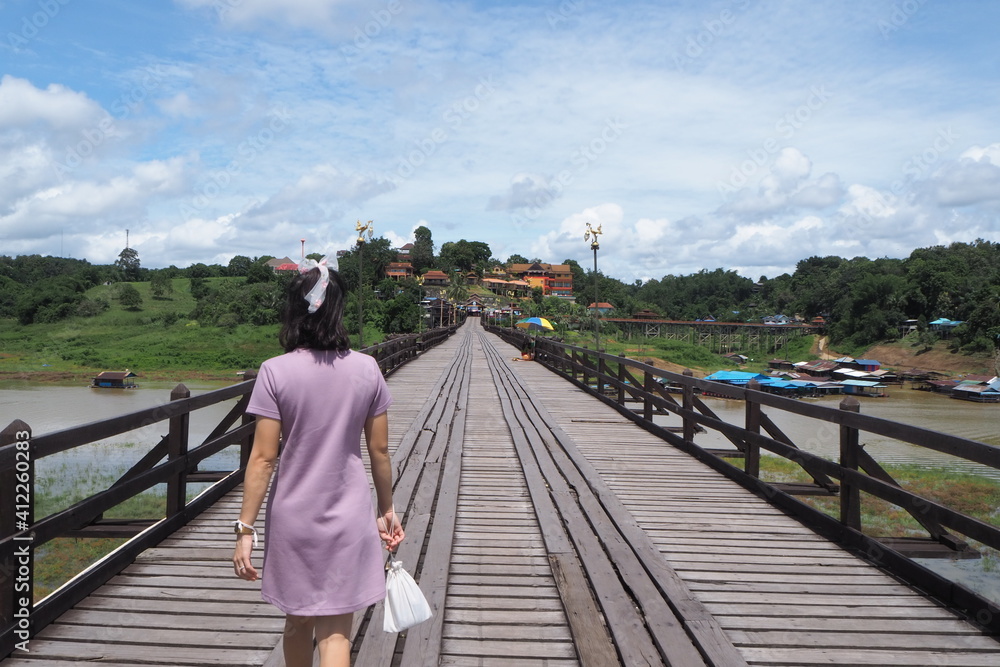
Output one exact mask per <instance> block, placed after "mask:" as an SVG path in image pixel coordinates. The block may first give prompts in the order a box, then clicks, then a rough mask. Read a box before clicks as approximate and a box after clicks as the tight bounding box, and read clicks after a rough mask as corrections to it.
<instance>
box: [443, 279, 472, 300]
mask: <svg viewBox="0 0 1000 667" xmlns="http://www.w3.org/2000/svg"><path fill="white" fill-rule="evenodd" d="M445 295H446V296H447V297H448V301H451V302H452V304H453V305H456V306H457V305H458V304H459V303H462V302H464V301H465V300H466V299H468V298H469V288H468V287H466V286H465V284H464V283H461V282H459V281H458V280H455V281H454V282H452V283H451V285H449V286H448V289H447V290H446V291H445Z"/></svg>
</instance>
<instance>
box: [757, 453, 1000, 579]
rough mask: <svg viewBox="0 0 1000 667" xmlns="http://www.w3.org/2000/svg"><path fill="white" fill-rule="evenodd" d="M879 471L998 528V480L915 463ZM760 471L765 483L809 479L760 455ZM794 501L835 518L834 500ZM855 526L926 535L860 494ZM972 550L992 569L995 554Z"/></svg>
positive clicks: (893, 508) (895, 509)
mask: <svg viewBox="0 0 1000 667" xmlns="http://www.w3.org/2000/svg"><path fill="white" fill-rule="evenodd" d="M884 467H885V470H886V471H887V472H888V473H889V475H891V476H892V478H893V479H895V480H896V482H897V483H898V484H899V485H900V486H902V487H903V488H904V489H906V490H908V491H910V492H911V493H915V494H917V495H919V496H922V497H924V498H927V499H929V500H933V501H935V502H938V503H940V504H942V505H944V506H946V507H949V508H951V509H953V510H955V511H957V512H961V513H963V514H967V515H969V516H971V517H974V518H976V519H979V520H980V521H983V522H984V523H988V524H990V525H993V526H997V527H1000V481H997V480H993V479H990V478H988V477H982V476H980V475H974V474H969V473H961V472H954V471H948V470H942V469H937V468H924V467H921V466H916V465H886V466H884ZM760 470H761V474H760V476H761V479H763V480H764V481H767V482H811V481H812V478H811V477H810V476H809V474H808V473H806V472H805V471H804V470H803V469H802V468H801V467H800V466H799V465H798V464H796V463H793V462H791V461H789V460H787V459H784V458H781V457H777V456H762V457H761V463H760ZM800 500H802V501H803V502H805V503H807V504H809V505H810V506H812V507H814V508H816V509H818V510H820V511H822V512H824V513H826V514H829V515H830V516H833V517H837V518H839V516H840V498H839V497H837V496H801V497H800ZM861 525H862V528H863V531H864V533H865V534H867V535H871V536H874V537H926V536H927V531H925V530H924V528H923V527H922V526H921V525H920V524H919V523H918V522H917V521H916V520H915V519H914V518H913V517H912V516H911V515H910V513H909V512H907V511H906V510H904V509H903V508H901V507H899V506H897V505H893V504H892V503H889V502H886V501H885V500H882V499H881V498H876V497H874V496H871V495H869V494H865V493H862V494H861ZM973 546H974V547H976V548H977V549H979V550H980V551H981V552H982V553H983V554H984V555H988V556H990V557H991V558H993V559H994V560H993V561H991V563H990V564H989V565H990V566H992V567H995V566H996V560H995V559H996V558H997V557H998V556H1000V552H997V551H995V550H993V549H991V548H989V547H984V546H982V545H979V544H973ZM984 567H986V564H984Z"/></svg>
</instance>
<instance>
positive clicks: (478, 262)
mask: <svg viewBox="0 0 1000 667" xmlns="http://www.w3.org/2000/svg"><path fill="white" fill-rule="evenodd" d="M492 255H493V253H492V252H491V251H490V246H489V245H488V244H486V243H483V242H482V241H466V240H465V239H462V240H461V241H455V242H454V243H452V242H448V243H445V244H444V245H442V246H441V254H440V255H439V256H438V260H439V261H438V265H439V268H440V269H441V270H442V271H444V272H445V273H447V274H449V275H450V274H451V273H452V270H453V269H458V270H459V271H461V272H462V273H468V272H469V271H472V270H473V269H475V268H480V269H481V268H485V267H486V265H487V264H488V263H489V261H490V257H491V256H492Z"/></svg>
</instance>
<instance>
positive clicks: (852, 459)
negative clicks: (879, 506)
mask: <svg viewBox="0 0 1000 667" xmlns="http://www.w3.org/2000/svg"><path fill="white" fill-rule="evenodd" d="M487 329H488V330H490V331H492V332H493V333H496V334H498V335H500V336H501V337H502V338H504V339H505V340H507V341H508V342H509V343H511V344H513V345H515V346H517V347H519V348H523V347H524V346H525V345H527V344H529V343H530V344H533V345H534V349H535V360H536V361H537V362H539V363H541V364H543V365H544V366H546V367H547V368H549V369H550V370H552V371H554V372H556V373H558V374H559V375H561V376H563V377H565V378H566V379H567V380H569V381H570V382H572V383H573V384H575V385H576V386H578V387H580V388H581V389H583V390H585V391H587V392H588V393H591V394H593V395H595V396H597V397H598V398H600V399H601V400H602V401H604V402H606V403H608V404H609V405H612V406H613V407H615V408H616V409H617V410H618V411H619V412H620V413H621V414H623V415H625V416H626V417H628V418H630V419H632V420H633V421H635V422H636V423H638V424H640V425H641V426H643V427H644V428H646V429H647V430H649V431H650V432H652V433H655V434H656V435H658V436H660V437H661V438H663V439H664V440H666V441H668V442H670V443H671V444H672V445H674V446H676V447H678V448H680V449H683V450H684V451H686V452H688V453H690V454H691V455H692V456H694V457H696V458H698V459H699V460H702V461H703V462H705V463H707V464H708V465H710V466H712V467H713V468H715V469H716V470H718V471H719V472H721V473H723V474H725V475H726V476H728V477H730V478H731V479H734V480H735V481H737V482H739V483H740V484H742V485H743V486H744V487H746V488H748V489H750V490H752V491H754V492H755V493H757V494H758V495H761V496H763V497H766V498H767V499H769V500H770V501H771V502H772V503H774V504H775V505H777V506H779V507H781V508H782V509H784V510H785V511H787V512H789V513H790V514H792V515H794V516H796V517H797V518H799V519H800V520H802V521H803V522H804V523H806V524H807V525H809V526H810V527H812V528H813V529H814V530H816V531H817V532H818V533H820V534H822V535H824V536H826V537H828V538H829V539H832V540H834V541H836V542H838V543H840V544H842V545H844V546H846V547H848V548H851V549H852V550H854V551H856V552H857V553H858V554H859V555H861V556H863V557H865V558H867V559H868V560H870V561H872V562H874V563H876V564H878V565H880V566H882V567H885V568H886V569H888V570H890V571H892V572H894V573H895V574H896V575H898V576H900V577H902V578H904V579H905V580H907V581H908V582H910V583H912V584H914V585H916V586H918V587H920V588H921V589H923V590H925V591H927V592H928V593H930V594H931V595H933V596H935V597H937V598H939V599H941V600H944V601H945V602H947V603H948V604H950V605H951V606H953V607H954V608H955V609H956V610H959V611H961V612H962V613H964V614H965V615H966V616H967V617H968V618H970V619H971V620H973V621H975V622H977V623H979V624H980V625H982V626H984V627H986V628H988V629H990V630H991V631H994V632H996V631H1000V609H998V607H997V605H996V604H995V603H993V602H991V601H990V600H987V599H986V598H984V597H982V596H980V595H979V594H977V593H975V592H973V591H971V590H969V589H967V588H965V587H963V586H961V585H958V584H955V583H953V582H951V581H949V580H947V579H944V578H943V577H941V576H939V575H937V574H935V573H934V572H932V571H931V570H929V569H927V568H925V567H923V566H921V565H919V564H918V563H916V562H915V561H913V560H912V557H934V556H942V555H961V554H963V552H964V553H965V554H966V555H971V556H973V557H974V556H975V552H974V551H972V550H970V548H969V546H968V544H967V543H966V542H965V541H964V539H963V538H960V537H958V535H961V536H964V538H966V539H971V540H976V541H977V542H979V543H981V544H983V545H986V546H989V547H992V548H993V549H1000V528H998V527H997V526H993V525H990V524H988V523H985V522H983V521H980V520H979V519H976V518H974V517H971V516H968V515H966V514H964V513H962V512H958V511H956V510H954V509H951V508H949V507H946V506H945V505H943V504H941V503H939V502H937V501H935V500H933V499H930V498H926V497H924V496H921V495H918V494H916V493H914V492H912V491H910V490H908V489H906V488H905V486H904V485H903V484H901V483H900V482H898V481H897V480H895V479H893V478H892V477H891V475H889V473H888V472H886V471H885V470H884V469H883V468H882V467H881V466H880V465H879V464H878V462H877V461H875V459H874V458H872V456H871V455H870V454H868V453H867V452H866V451H865V449H864V447H863V445H861V444H860V440H861V438H860V434H861V433H870V434H877V435H881V436H884V437H887V438H892V439H894V440H898V441H901V442H905V443H909V444H911V445H915V446H917V447H921V448H924V449H930V450H934V451H937V452H941V453H944V454H948V455H951V456H955V457H957V458H960V459H964V460H965V461H971V462H975V463H978V464H981V465H984V466H988V467H990V468H993V469H994V470H1000V448H998V447H994V446H992V445H988V444H986V443H982V442H977V441H974V440H967V439H965V438H960V437H957V436H953V435H948V434H945V433H939V432H937V431H932V430H929V429H924V428H920V427H916V426H910V425H907V424H902V423H898V422H894V421H890V420H887V419H881V418H878V417H872V416H868V415H863V414H861V413H860V404H859V403H858V401H857V399H855V398H854V397H846V398H845V399H844V400H843V401H841V403H840V405H839V408H830V407H825V406H820V405H815V404H812V403H806V402H803V401H799V400H795V399H791V398H785V397H781V396H776V395H774V394H769V393H766V392H763V391H760V390H758V389H757V388H756V387H755V386H753V385H750V386H748V387H746V388H742V387H737V386H732V385H727V384H722V383H718V382H711V381H707V380H701V379H697V378H695V377H693V376H692V375H691V374H690V372H686V373H684V374H678V373H671V372H669V371H664V370H661V369H658V368H656V367H654V366H651V365H648V364H644V363H642V362H639V361H635V360H632V359H627V358H626V357H625V356H624V355H621V356H615V355H610V354H607V353H603V352H595V351H594V350H590V349H587V348H585V347H575V346H571V345H567V344H564V343H559V342H555V341H552V340H550V339H548V338H545V337H542V336H538V337H529V336H528V335H527V334H525V333H524V332H522V331H519V330H512V329H508V328H496V327H487ZM702 392H707V393H711V394H713V395H716V396H722V397H724V398H728V399H733V400H739V401H743V402H744V403H745V406H746V407H745V423H744V425H742V426H739V425H735V424H731V423H728V422H726V421H723V420H721V419H720V418H719V417H718V416H717V415H716V414H715V413H714V412H713V411H712V409H711V408H710V407H709V406H708V405H707V404H706V403H705V402H704V401H703V400H701V398H700V397H699V394H700V393H702ZM765 408H766V409H767V411H773V410H780V411H784V412H787V413H791V414H796V415H800V416H803V417H807V418H809V419H813V420H816V422H817V424H818V425H820V426H822V425H824V424H825V425H829V426H828V427H827V429H826V432H827V433H828V434H829V435H828V436H823V437H828V438H830V439H836V441H837V442H838V444H839V448H840V455H839V460H838V461H833V460H830V459H827V458H824V457H822V456H818V455H816V454H813V453H810V452H808V451H805V450H803V449H801V448H800V447H799V446H798V445H796V443H794V442H793V441H792V440H791V438H789V437H788V436H787V435H786V434H785V433H783V432H782V431H781V429H780V428H779V427H778V426H777V424H776V423H775V421H774V420H772V419H771V418H770V417H769V416H768V413H767V412H766V411H765ZM666 413H669V414H674V415H677V416H679V417H680V418H681V423H682V426H681V427H680V428H679V429H677V432H674V431H673V430H670V429H667V428H665V427H663V426H660V425H657V424H656V423H654V421H653V416H654V415H655V414H666ZM699 429H711V430H714V431H717V432H718V433H720V434H721V435H722V436H724V437H725V438H726V439H727V440H728V441H729V442H731V443H732V444H733V449H731V450H719V449H706V448H703V447H700V446H698V445H697V444H695V442H694V441H695V433H696V431H698V430H699ZM762 449H763V450H766V451H768V452H771V453H773V454H776V455H778V456H781V457H784V458H786V459H788V460H790V461H793V462H794V463H796V464H798V465H799V466H800V467H801V468H802V469H803V470H804V471H805V472H806V473H807V474H808V475H809V476H810V477H811V478H812V482H811V483H809V484H776V483H768V482H766V481H764V480H762V479H761V478H760V455H761V450H762ZM733 460H742V465H741V466H736V465H733V464H732V463H731V462H730V461H733ZM862 492H863V493H866V494H869V495H871V496H873V497H875V498H880V499H882V500H885V501H887V502H889V503H892V504H894V505H897V506H899V507H901V508H903V509H905V510H906V511H907V512H909V514H910V515H911V516H912V517H913V518H914V519H915V520H916V521H917V523H918V524H919V525H921V526H923V528H924V529H925V530H926V531H927V537H925V538H900V537H893V538H889V537H878V536H873V535H868V534H866V533H865V532H864V526H863V525H862V514H861V502H862V495H861V494H862ZM801 495H839V500H840V508H839V516H837V517H831V516H830V515H828V514H826V513H824V512H822V511H820V510H818V509H815V508H813V507H812V506H810V505H808V504H806V503H804V502H802V501H801V500H799V499H798V498H797V497H796V496H801ZM949 531H953V532H949ZM956 534H957V535H956Z"/></svg>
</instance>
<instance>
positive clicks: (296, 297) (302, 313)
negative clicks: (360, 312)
mask: <svg viewBox="0 0 1000 667" xmlns="http://www.w3.org/2000/svg"><path fill="white" fill-rule="evenodd" d="M317 280H319V269H318V268H316V269H312V270H311V271H307V272H306V273H300V274H299V275H297V276H295V278H293V279H292V282H291V283H290V284H289V285H288V292H287V295H286V296H287V299H286V301H285V306H284V308H283V309H282V311H281V332H280V333H279V334H278V342H280V343H281V347H283V348H284V349H285V352H291V351H292V350H294V349H296V348H299V347H307V348H310V349H313V350H337V351H339V352H346V351H347V350H349V349H351V341H350V338H349V337H348V335H347V329H345V328H344V295H345V293H346V292H347V288H346V287H345V286H344V279H343V278H341V277H340V274H339V273H337V272H336V271H332V270H331V271H330V282H329V284H327V286H326V298H325V299H324V300H323V305H322V306H320V307H319V308H318V309H316V312H315V313H310V312H309V304H308V302H306V294H308V293H309V291H310V290H311V289H312V288H313V286H314V285H315V284H316V281H317Z"/></svg>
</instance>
